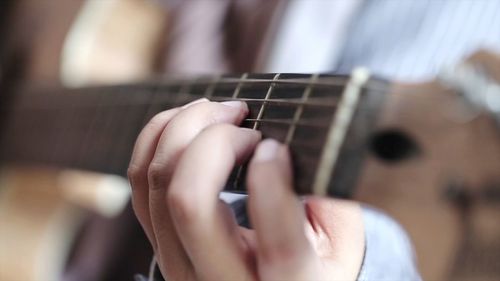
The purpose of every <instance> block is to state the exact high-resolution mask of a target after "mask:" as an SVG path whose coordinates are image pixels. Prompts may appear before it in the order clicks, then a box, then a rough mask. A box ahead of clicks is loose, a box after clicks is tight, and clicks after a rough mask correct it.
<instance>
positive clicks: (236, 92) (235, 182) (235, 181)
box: [232, 72, 248, 187]
mask: <svg viewBox="0 0 500 281" xmlns="http://www.w3.org/2000/svg"><path fill="white" fill-rule="evenodd" d="M247 77H248V73H247V72H245V73H243V75H241V77H240V80H245V79H246V78H247ZM242 85H243V82H240V83H238V86H237V87H236V89H235V90H234V93H233V96H232V98H233V99H237V98H238V95H239V94H240V91H241V87H242ZM242 172H243V165H240V166H239V167H238V172H236V178H235V179H234V186H235V187H236V186H238V183H239V182H240V178H241V173H242Z"/></svg>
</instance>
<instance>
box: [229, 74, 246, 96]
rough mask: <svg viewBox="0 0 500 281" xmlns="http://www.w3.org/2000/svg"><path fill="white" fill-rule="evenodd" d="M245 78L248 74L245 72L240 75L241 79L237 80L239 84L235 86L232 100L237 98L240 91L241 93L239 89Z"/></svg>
mask: <svg viewBox="0 0 500 281" xmlns="http://www.w3.org/2000/svg"><path fill="white" fill-rule="evenodd" d="M247 77H248V72H245V73H243V75H241V78H240V79H239V80H240V82H238V86H236V89H235V90H234V93H233V96H232V98H233V99H237V98H238V95H239V94H240V91H241V87H242V86H243V83H244V82H243V81H245V80H246V78H247Z"/></svg>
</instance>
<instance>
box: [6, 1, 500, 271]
mask: <svg viewBox="0 0 500 281" xmlns="http://www.w3.org/2000/svg"><path fill="white" fill-rule="evenodd" d="M307 2H309V3H312V2H316V4H314V5H308V4H307ZM398 3H400V4H401V5H399V4H398ZM457 3H458V4H457ZM499 4H500V3H499V2H498V1H496V0H493V1H484V0H477V1H472V0H470V1H463V0H460V1H437V0H425V1H424V0H422V1H416V0H415V1H398V0H392V1H391V0H380V1H362V0H359V1H358V0H352V1H349V0H345V1H340V0H339V1H333V0H332V1H283V0H272V1H271V0H269V1H265V0H253V1H222V0H221V1H216V0H212V1H183V0H177V1H175V0H87V1H84V0H71V1H67V0H2V1H0V63H1V64H0V67H1V69H0V75H1V76H0V79H1V80H0V81H1V82H2V83H0V84H2V87H3V88H2V90H3V91H4V92H3V93H2V92H0V98H4V96H5V95H6V94H5V92H7V91H6V89H10V88H13V87H15V86H16V85H15V84H14V83H11V81H21V83H22V81H30V83H41V84H52V85H62V86H64V87H70V88H71V87H82V86H89V85H104V84H118V83H128V82H134V81H143V80H147V79H151V78H155V77H162V76H168V75H179V74H190V75H193V74H210V75H214V74H220V73H229V72H233V73H242V72H247V71H253V72H306V73H307V72H329V71H337V72H342V73H348V72H349V71H350V70H351V69H352V68H353V67H355V66H357V65H359V64H363V65H367V66H369V67H370V68H371V69H373V70H374V72H375V73H377V74H378V75H381V76H385V77H389V78H394V79H403V80H407V81H422V80H426V79H428V78H430V77H433V76H434V75H435V74H436V73H437V71H438V69H439V68H440V67H441V66H443V65H446V64H450V63H456V62H457V61H459V60H460V59H461V58H463V57H464V56H466V55H468V54H470V53H471V52H472V51H474V50H475V49H477V48H479V47H489V48H492V49H494V50H500V36H499V35H500V20H499V17H498V16H496V15H498V13H499V12H500V5H499ZM311 15H312V17H311ZM314 15H317V16H314ZM318 27H326V28H327V30H329V32H331V34H335V36H333V35H332V36H330V35H328V33H322V31H324V29H318ZM377 34H378V35H380V34H382V35H383V36H380V37H377ZM351 35H352V36H351ZM6 85H7V86H6ZM0 100H1V99H0ZM129 192H130V191H129V186H128V183H127V180H126V179H124V178H120V177H117V176H113V175H103V174H97V173H89V172H83V171H74V170H63V171H61V170H54V169H50V168H22V169H20V168H13V167H8V166H5V167H2V169H1V170H0V280H2V281H18V280H19V281H32V280H33V281H35V280H40V281H49V280H67V281H70V280H71V281H77V280H78V281H80V280H81V281H84V280H132V276H133V275H134V274H135V273H142V274H147V273H148V271H149V266H150V261H151V257H152V250H151V248H150V246H149V243H148V242H147V240H146V238H145V236H144V234H143V232H142V230H141V228H140V226H139V225H138V223H137V221H136V219H135V217H134V215H133V212H132V210H131V207H130V202H129V201H130V194H129ZM441 218H442V220H441V221H438V223H437V224H435V225H439V227H440V228H441V229H440V234H441V235H432V234H429V233H428V231H426V230H422V229H420V230H417V231H416V232H412V235H415V234H414V233H417V234H416V235H420V236H422V237H425V239H428V240H425V239H423V240H422V241H430V240H434V243H435V244H439V245H441V247H440V248H439V249H438V248H432V247H429V246H428V247H425V245H423V247H421V248H422V249H423V251H424V253H425V254H427V255H426V256H427V257H430V258H429V259H427V260H420V261H419V265H420V267H421V270H422V275H423V276H424V278H425V279H428V280H443V279H445V276H447V274H448V273H449V272H450V268H451V267H452V265H453V261H454V259H453V257H452V258H450V253H452V250H451V249H452V248H453V247H454V244H453V243H455V242H456V240H457V239H458V238H457V237H456V236H453V235H451V234H450V233H453V232H452V231H450V229H452V228H453V227H455V226H456V225H455V221H453V216H448V217H447V216H444V217H441ZM487 224H489V225H492V224H495V222H493V223H491V222H490V221H489V222H487ZM419 231H420V232H419ZM448 234H450V235H448ZM440 239H441V240H440ZM429 245H431V244H429ZM420 246H422V245H417V248H419V247H420ZM498 268H500V267H498ZM497 276H500V274H499V275H497Z"/></svg>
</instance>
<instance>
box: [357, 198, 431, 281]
mask: <svg viewBox="0 0 500 281" xmlns="http://www.w3.org/2000/svg"><path fill="white" fill-rule="evenodd" d="M363 220H364V225H365V239H366V249H365V256H364V259H363V264H362V266H361V270H360V273H359V276H358V281H373V280H375V281H379V280H381V281H382V280H388V281H389V280H417V281H420V280H422V278H421V277H420V274H419V272H418V269H417V264H416V259H415V252H414V250H413V246H412V244H411V241H410V239H409V238H408V235H407V234H406V232H405V231H404V230H403V228H402V227H401V226H400V225H399V224H398V223H397V222H395V221H394V220H393V219H391V218H390V217H389V216H387V215H385V214H384V213H382V212H381V211H379V210H377V209H375V208H372V207H368V206H363Z"/></svg>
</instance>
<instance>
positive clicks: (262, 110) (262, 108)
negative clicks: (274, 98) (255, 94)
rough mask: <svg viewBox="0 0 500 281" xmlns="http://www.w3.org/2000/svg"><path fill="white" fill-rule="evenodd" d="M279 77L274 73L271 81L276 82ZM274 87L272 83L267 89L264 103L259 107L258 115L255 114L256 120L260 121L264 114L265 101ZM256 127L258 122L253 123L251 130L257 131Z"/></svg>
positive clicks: (278, 74)
mask: <svg viewBox="0 0 500 281" xmlns="http://www.w3.org/2000/svg"><path fill="white" fill-rule="evenodd" d="M279 77H280V73H276V74H275V75H274V77H273V81H274V80H278V78H279ZM274 86H275V84H274V83H271V85H269V89H267V93H266V96H265V98H264V101H263V102H262V105H261V106H260V110H259V113H258V114H257V120H260V119H262V115H263V114H264V109H265V108H266V101H267V100H269V98H270V97H271V93H272V91H273V89H274ZM258 126H259V122H255V123H254V125H253V129H254V130H257V127H258Z"/></svg>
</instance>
